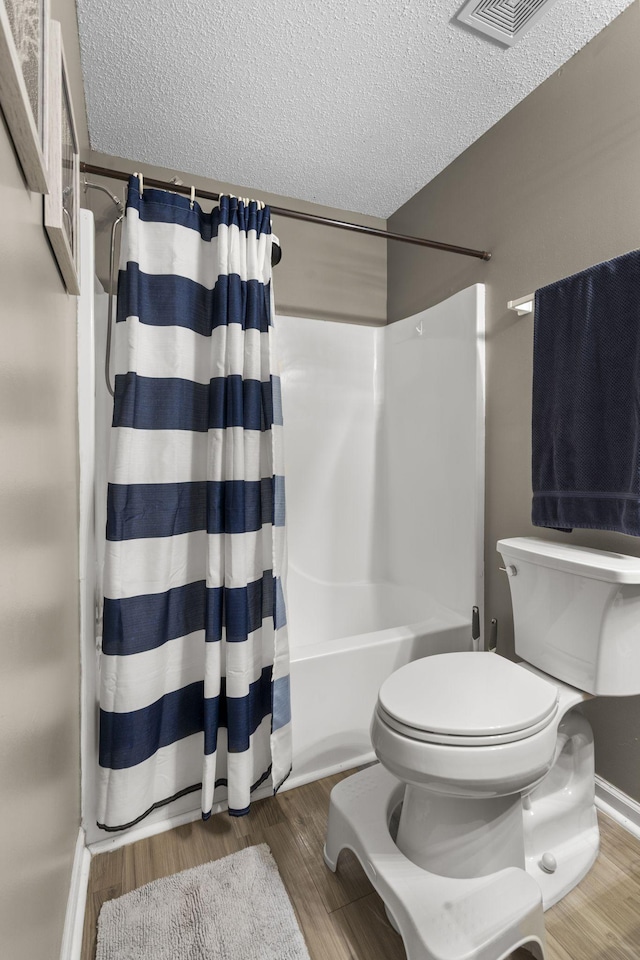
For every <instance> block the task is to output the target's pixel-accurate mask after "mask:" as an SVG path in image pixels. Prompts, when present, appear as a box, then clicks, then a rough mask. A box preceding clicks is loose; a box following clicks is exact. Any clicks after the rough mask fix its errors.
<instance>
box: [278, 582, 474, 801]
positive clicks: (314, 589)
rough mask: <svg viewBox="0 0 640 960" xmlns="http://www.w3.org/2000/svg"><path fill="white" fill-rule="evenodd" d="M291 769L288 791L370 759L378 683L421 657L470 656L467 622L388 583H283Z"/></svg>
mask: <svg viewBox="0 0 640 960" xmlns="http://www.w3.org/2000/svg"><path fill="white" fill-rule="evenodd" d="M288 585H289V590H288V598H289V599H288V605H289V613H288V619H289V628H290V640H291V701H292V702H291V710H292V717H293V771H292V774H291V776H290V777H289V780H288V781H287V783H286V785H285V786H286V788H287V789H288V788H290V787H296V786H299V785H300V784H302V783H307V782H308V781H310V780H317V779H319V778H320V777H324V776H328V775H329V774H331V773H335V772H336V771H337V770H343V769H347V768H349V767H354V766H357V765H358V764H361V763H366V762H368V761H369V760H373V759H374V754H373V750H372V747H371V740H370V738H369V725H370V723H371V717H372V714H373V709H374V706H375V703H376V698H377V694H378V689H379V687H380V684H381V683H382V681H383V680H384V679H385V678H386V677H388V676H389V674H391V673H393V671H394V670H397V669H398V667H401V666H403V665H404V664H405V663H409V662H410V661H411V660H416V659H418V658H419V657H425V656H429V655H430V654H434V653H447V652H449V651H452V650H470V649H471V648H472V644H471V623H470V621H469V620H465V619H464V618H462V617H460V616H459V615H458V614H456V613H453V612H452V611H450V610H447V609H446V608H444V607H442V606H440V605H439V604H437V603H436V602H435V601H434V600H433V599H431V598H430V597H429V596H428V595H427V594H425V593H422V592H421V591H419V590H415V589H412V588H409V587H401V586H397V585H395V584H392V583H364V584H348V585H345V584H328V583H322V582H319V581H314V580H312V579H310V578H308V577H305V576H304V575H302V574H301V573H300V572H299V571H297V570H295V568H294V569H292V570H290V572H289V577H288Z"/></svg>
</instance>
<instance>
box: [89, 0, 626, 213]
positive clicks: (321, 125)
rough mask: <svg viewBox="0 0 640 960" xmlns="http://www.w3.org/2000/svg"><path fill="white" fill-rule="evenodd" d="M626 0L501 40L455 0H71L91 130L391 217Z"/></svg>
mask: <svg viewBox="0 0 640 960" xmlns="http://www.w3.org/2000/svg"><path fill="white" fill-rule="evenodd" d="M631 2H632V0H559V2H557V3H556V4H555V5H553V6H552V7H551V9H550V10H549V12H548V13H547V14H546V16H544V17H543V18H542V20H541V21H540V22H539V23H537V24H535V25H534V26H533V27H532V29H531V30H530V31H529V32H528V33H526V34H525V35H524V37H523V38H522V39H521V40H520V41H519V42H518V43H517V44H516V45H515V46H514V47H511V48H509V49H505V48H504V47H502V46H500V45H498V44H496V43H494V42H492V41H490V40H487V39H483V38H481V37H479V36H478V35H476V34H474V33H471V32H469V31H468V30H466V29H465V28H464V27H461V26H460V25H458V24H457V22H455V21H453V20H452V18H454V17H455V14H456V12H457V11H458V10H459V9H460V7H461V5H462V0H304V2H301V0H236V2H235V3H233V4H231V3H229V2H224V0H108V2H105V0H77V4H78V19H79V25H80V40H81V50H82V63H83V72H84V78H85V87H86V99H87V111H88V119H89V131H90V137H91V145H92V147H93V149H94V150H98V151H101V152H103V153H109V154H113V155H115V156H120V157H126V158H130V159H132V160H138V161H140V162H147V163H152V164H157V165H159V166H164V167H169V168H171V169H175V170H181V171H186V172H192V173H196V174H201V175H203V176H209V177H212V178H213V179H216V180H223V181H226V182H230V183H236V184H240V185H243V186H248V187H250V188H251V189H252V192H253V193H254V194H256V195H259V192H260V190H266V191H270V192H272V193H278V194H283V195H285V196H290V197H299V198H301V199H304V200H311V201H315V202H317V203H322V204H327V205H329V206H332V207H340V208H342V209H346V210H354V211H358V212H361V213H368V214H374V215H376V216H380V217H388V216H390V214H391V213H393V212H394V211H395V210H396V209H397V208H398V207H399V206H400V205H401V204H403V203H404V202H405V201H406V200H408V199H409V198H410V197H411V196H413V194H414V193H415V192H416V191H417V190H419V189H420V188H421V187H422V186H424V185H425V184H426V183H427V182H428V181H429V180H431V179H432V178H433V177H434V176H435V175H436V174H437V173H439V172H440V171H441V170H442V169H443V168H444V167H446V166H447V164H449V163H450V162H451V161H452V160H453V159H455V157H456V156H458V155H459V154H460V153H461V152H462V151H463V150H464V149H465V148H466V147H468V146H469V144H470V143H472V142H473V141H474V140H476V139H477V138H478V137H479V136H481V135H482V134H483V133H484V132H485V131H486V130H488V129H489V127H491V126H492V125H493V124H494V123H495V122H496V121H497V120H499V119H500V117H502V116H504V114H505V113H507V112H508V111H509V110H511V108H512V107H514V106H515V105H516V104H517V103H518V102H519V101H520V100H522V99H523V98H524V97H525V96H526V95H527V94H528V93H530V92H531V91H532V90H533V89H534V88H535V87H537V86H538V85H539V84H540V83H541V82H542V81H543V80H545V79H546V78H547V77H548V76H549V75H550V74H551V73H553V71H554V70H556V69H558V67H560V66H561V65H562V64H563V63H565V62H566V61H567V60H568V59H569V57H570V56H572V54H574V53H575V52H576V51H577V50H579V49H580V48H581V47H583V46H584V44H585V43H587V42H588V41H589V40H590V39H591V38H592V37H593V36H595V35H596V34H597V33H598V32H599V31H600V30H601V29H602V28H603V27H605V26H606V25H607V24H608V23H609V22H610V21H611V20H613V19H614V17H616V16H617V15H618V14H619V13H621V12H622V10H624V9H625V7H627V6H629V4H630V3H631Z"/></svg>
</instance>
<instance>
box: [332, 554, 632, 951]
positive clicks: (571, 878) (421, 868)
mask: <svg viewBox="0 0 640 960" xmlns="http://www.w3.org/2000/svg"><path fill="white" fill-rule="evenodd" d="M498 550H499V552H500V553H501V554H502V557H503V559H504V562H505V569H506V573H507V575H508V577H509V585H510V587H511V598H512V604H513V614H514V630H515V649H516V653H517V655H518V656H519V657H521V658H523V662H521V663H518V664H515V663H512V662H511V661H509V660H506V659H504V658H502V657H499V656H496V655H495V654H493V653H482V652H468V653H450V654H441V655H437V656H433V657H427V658H424V659H422V660H417V661H414V662H412V663H410V664H407V665H406V666H404V667H402V668H401V669H399V670H398V671H396V673H394V674H392V675H391V676H390V677H389V678H388V679H387V680H386V681H385V682H384V683H383V684H382V687H381V688H380V691H379V696H378V703H377V706H376V709H375V713H374V717H373V721H372V726H371V738H372V741H373V746H374V749H375V752H376V754H377V756H378V758H379V760H380V764H381V766H378V767H374V768H371V769H369V770H364V771H362V772H361V773H359V774H355V775H354V776H353V777H350V778H348V779H347V780H345V781H342V783H340V784H338V785H337V786H336V787H335V788H334V791H333V792H332V800H331V808H330V814H329V827H328V833H327V843H326V847H325V860H326V862H327V864H328V865H329V866H330V867H331V868H332V869H335V866H336V863H337V858H338V854H339V852H340V849H342V848H344V847H345V846H348V847H350V848H351V849H352V850H354V852H355V853H356V855H357V856H358V857H359V859H360V860H361V862H362V863H363V866H365V870H366V871H367V873H368V874H369V876H370V879H371V880H372V882H373V884H374V886H376V887H377V889H378V891H379V893H380V895H381V896H382V899H383V900H384V901H385V904H386V906H387V911H388V913H389V915H390V918H391V919H392V922H394V925H395V926H396V927H397V929H398V930H399V932H400V933H402V935H403V937H404V940H405V947H406V949H407V955H408V957H410V958H411V960H413V958H416V960H431V958H438V960H439V958H440V957H447V958H449V957H451V958H452V960H453V958H457V957H460V958H462V957H463V956H464V957H465V958H467V957H468V958H470V960H476V958H478V960H500V958H501V957H506V956H508V955H509V953H510V952H511V950H513V949H515V947H516V946H519V945H520V944H528V945H529V948H530V949H531V950H533V951H534V953H535V954H536V955H537V956H538V957H540V958H542V957H544V929H543V924H542V920H541V913H542V909H547V908H548V907H550V906H551V905H552V904H554V903H556V902H557V901H558V900H559V899H560V898H561V897H563V896H564V895H565V894H566V893H567V892H568V891H569V890H571V889H572V887H574V886H575V885H576V884H577V883H578V882H579V881H580V880H581V879H582V877H584V875H585V874H586V873H587V871H588V870H589V868H590V867H591V866H592V864H593V862H594V860H595V858H596V856H597V853H598V826H597V820H596V812H595V806H594V760H593V736H592V733H591V728H590V726H589V724H588V722H587V721H586V719H585V718H584V717H583V716H582V714H581V712H580V710H579V706H580V704H581V703H582V702H583V701H584V700H588V699H590V698H591V697H593V696H597V695H599V694H602V695H606V696H627V695H632V694H638V693H640V559H638V558H635V557H626V556H621V555H619V554H613V553H605V552H603V551H599V550H591V549H587V548H581V547H574V546H569V545H565V544H558V543H550V542H546V541H543V540H539V539H535V538H519V539H511V540H501V541H500V542H499V543H498ZM356 781H357V783H356ZM348 784H350V786H346V785H348ZM374 794H375V797H374ZM354 798H355V799H354ZM398 814H399V818H398ZM359 819H360V821H361V822H364V821H366V824H367V825H365V826H362V824H360V825H359V824H358V820H359ZM388 841H390V843H391V846H389V845H388ZM383 849H384V855H380V851H381V850H383ZM367 864H368V866H369V869H368V868H367ZM385 873H386V875H385ZM507 876H509V877H510V884H508V885H507V886H506V887H505V889H504V891H503V892H502V894H498V893H497V891H494V895H493V897H492V900H491V903H492V906H491V909H490V910H489V912H490V913H491V914H492V919H491V920H490V922H489V920H488V919H487V907H486V904H485V906H482V904H483V903H484V902H485V901H487V902H488V900H487V890H488V889H489V888H491V887H492V886H495V885H496V884H497V883H498V881H499V880H501V879H504V878H506V877H507ZM400 877H402V878H403V881H402V883H401V882H400V881H399V879H398V878H400ZM408 878H412V879H411V880H410V881H409V880H408ZM456 881H457V885H456ZM516 881H517V882H516ZM531 881H534V882H535V883H534V884H533V886H532V884H531ZM412 884H413V885H414V886H415V885H419V884H422V885H423V887H424V892H425V896H427V895H428V896H430V897H436V898H437V897H438V895H441V899H442V910H443V911H444V912H443V914H442V916H443V917H444V916H445V915H446V911H447V909H449V907H450V905H451V904H452V903H455V902H458V900H459V902H460V903H465V904H466V907H465V910H462V911H461V913H460V917H464V918H466V919H459V920H458V921H457V923H458V925H460V924H461V925H462V927H463V928H464V930H463V931H462V934H461V937H462V939H461V941H460V944H461V945H460V949H459V950H458V952H456V950H457V949H458V948H452V949H450V948H449V946H448V945H449V944H451V942H452V935H451V930H449V933H448V934H447V935H446V936H445V935H444V934H443V932H442V931H441V930H439V929H437V927H438V921H437V920H434V919H433V918H432V919H431V920H430V922H429V923H426V924H425V923H424V922H423V918H421V916H419V915H416V913H417V912H418V913H420V909H421V908H420V902H421V901H420V898H417V900H416V898H413V899H412V906H411V907H410V908H407V906H406V904H407V900H408V899H411V898H409V897H408V894H407V889H408V888H409V886H411V885H412ZM518 884H519V886H518ZM516 888H517V890H518V891H519V892H518V893H517V894H516ZM475 890H478V891H480V892H479V893H477V894H476V893H474V891H475ZM510 891H513V893H512V894H511V893H510ZM474 897H476V899H477V909H476V908H474V907H473V905H472V902H473V898H474ZM496 897H498V898H500V897H501V898H502V900H501V902H498V903H496V902H495V898H496ZM478 898H479V899H478ZM518 898H520V899H518ZM536 898H537V901H538V903H537V906H535V905H534V906H532V903H533V901H534V900H535V899H536ZM447 904H448V905H449V907H447V906H446V905H447ZM434 916H436V917H437V916H438V914H435V915H434ZM474 918H475V919H474ZM450 919H451V917H450V916H449V920H450ZM443 922H444V921H443ZM476 928H477V929H476ZM458 932H460V931H458ZM454 939H455V938H454ZM447 951H448V952H447ZM465 951H466V952H465Z"/></svg>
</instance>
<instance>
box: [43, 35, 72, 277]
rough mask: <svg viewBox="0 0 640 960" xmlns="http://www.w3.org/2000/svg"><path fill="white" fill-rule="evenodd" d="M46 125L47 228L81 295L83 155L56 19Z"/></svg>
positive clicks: (62, 268) (61, 264) (65, 271)
mask: <svg viewBox="0 0 640 960" xmlns="http://www.w3.org/2000/svg"><path fill="white" fill-rule="evenodd" d="M47 125H48V130H47V144H48V148H49V149H48V156H47V162H48V168H49V193H48V194H47V195H46V197H45V198H44V225H45V229H46V231H47V234H48V235H49V240H50V241H51V246H52V247H53V252H54V254H55V257H56V260H57V261H58V266H59V268H60V273H61V274H62V278H63V280H64V282H65V286H66V288H67V290H68V291H69V293H74V294H78V293H80V285H79V281H78V207H79V194H80V153H79V148H78V135H77V133H76V125H75V121H74V118H73V105H72V102H71V94H70V90H69V81H68V78H67V66H66V62H65V58H64V49H63V47H62V33H61V30H60V24H59V23H56V21H55V20H52V21H51V22H50V25H49V58H48V83H47Z"/></svg>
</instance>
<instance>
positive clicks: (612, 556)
mask: <svg viewBox="0 0 640 960" xmlns="http://www.w3.org/2000/svg"><path fill="white" fill-rule="evenodd" d="M497 550H498V553H500V554H501V555H502V557H503V558H504V559H505V561H507V562H508V561H509V560H526V561H528V562H529V563H535V564H537V565H538V566H541V567H552V568H553V569H555V570H563V571H565V572H566V573H575V574H577V575H578V576H582V577H590V578H591V579H592V580H606V581H608V582H609V583H640V557H629V556H626V555H625V554H623V553H609V552H608V551H607V550H595V549H594V548H592V547H579V546H574V545H573V544H568V543H555V542H552V541H550V540H542V539H540V538H539V537H512V538H511V539H509V540H498V545H497Z"/></svg>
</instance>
